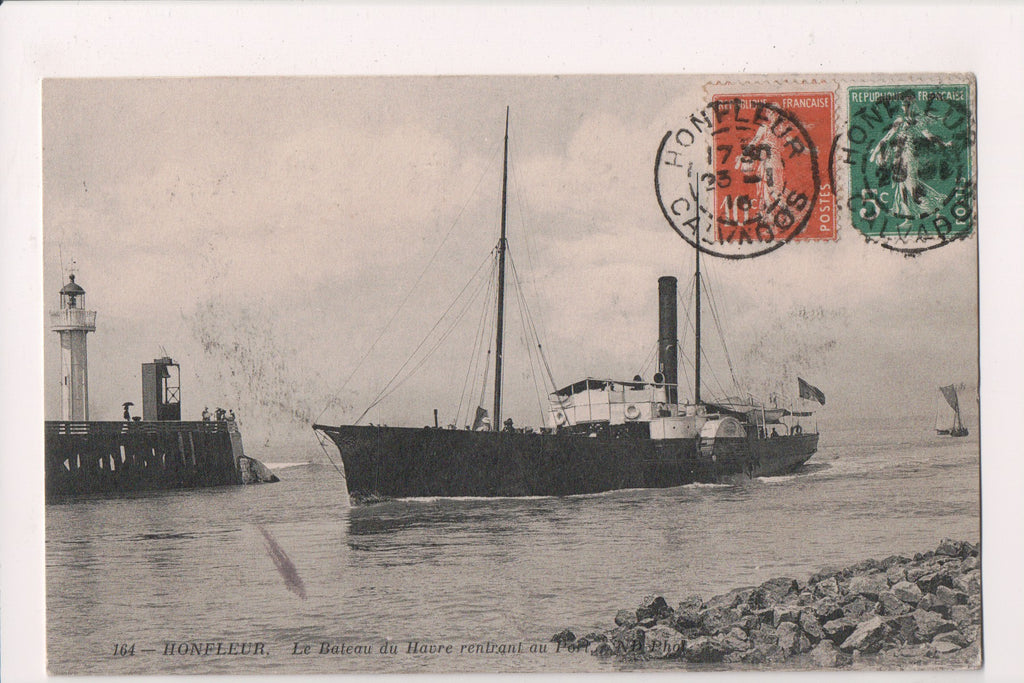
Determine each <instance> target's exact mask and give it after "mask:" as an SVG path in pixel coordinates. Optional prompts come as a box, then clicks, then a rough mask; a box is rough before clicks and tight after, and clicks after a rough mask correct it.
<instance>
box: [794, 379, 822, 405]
mask: <svg viewBox="0 0 1024 683" xmlns="http://www.w3.org/2000/svg"><path fill="white" fill-rule="evenodd" d="M796 381H797V383H798V384H799V385H800V398H806V399H807V400H809V401H817V402H818V403H820V404H821V405H825V394H824V393H823V392H822V391H821V389H819V388H818V387H816V386H813V385H811V384H808V383H807V382H805V381H803V380H802V379H800V378H799V377H797V378H796Z"/></svg>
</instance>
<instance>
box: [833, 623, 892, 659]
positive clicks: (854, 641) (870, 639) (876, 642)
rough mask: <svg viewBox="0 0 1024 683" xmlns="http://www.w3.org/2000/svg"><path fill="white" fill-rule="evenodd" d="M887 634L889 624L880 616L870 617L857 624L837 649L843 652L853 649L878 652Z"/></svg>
mask: <svg viewBox="0 0 1024 683" xmlns="http://www.w3.org/2000/svg"><path fill="white" fill-rule="evenodd" d="M887 635H889V626H888V625H887V624H886V623H885V621H884V620H883V619H882V617H872V618H871V619H868V620H867V621H862V622H861V623H860V624H858V625H857V628H855V629H854V631H853V633H851V634H850V636H849V637H848V638H847V639H846V640H844V641H843V643H842V645H840V646H839V649H840V650H842V651H844V652H853V651H854V650H858V651H860V652H864V653H871V652H878V650H880V649H881V647H882V644H883V643H884V642H885V637H886V636H887Z"/></svg>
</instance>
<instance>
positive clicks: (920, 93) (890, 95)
mask: <svg viewBox="0 0 1024 683" xmlns="http://www.w3.org/2000/svg"><path fill="white" fill-rule="evenodd" d="M970 97H971V89H970V87H969V86H968V85H966V84H962V85H961V84H949V85H884V86H854V87H851V88H850V89H849V117H850V118H849V128H848V130H847V143H848V149H847V154H848V157H847V158H848V159H849V161H850V164H851V165H850V176H849V178H850V201H851V204H850V209H851V212H850V213H851V215H850V219H851V222H852V223H853V225H854V226H855V227H856V228H857V230H859V231H860V232H861V233H862V234H864V236H865V237H867V238H869V239H880V240H885V239H886V238H898V239H900V240H903V241H904V242H905V243H906V244H907V246H908V247H910V248H913V246H912V245H913V244H914V243H915V242H916V243H917V245H918V250H924V249H930V248H934V247H937V246H941V245H942V244H945V243H947V242H949V241H952V240H956V239H963V238H965V237H967V236H969V235H970V234H971V233H972V231H973V227H974V198H973V189H972V188H973V185H972V180H971V179H972V178H973V174H972V168H971V164H972V159H971V149H972V144H971V143H972V140H973V138H974V131H973V129H972V125H971V114H970V112H971V106H970V99H969V98H970Z"/></svg>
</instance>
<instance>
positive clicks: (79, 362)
mask: <svg viewBox="0 0 1024 683" xmlns="http://www.w3.org/2000/svg"><path fill="white" fill-rule="evenodd" d="M50 329H51V330H53V331H54V332H56V333H57V334H59V335H60V419H61V420H63V421H65V422H67V421H75V422H78V421H87V420H88V419H89V362H88V355H87V353H86V340H85V335H87V334H88V333H89V332H95V331H96V311H87V310H85V290H84V289H82V287H81V286H80V285H78V284H77V283H76V282H75V276H74V275H69V276H68V283H67V284H66V285H64V286H63V287H61V290H60V309H59V310H56V311H50Z"/></svg>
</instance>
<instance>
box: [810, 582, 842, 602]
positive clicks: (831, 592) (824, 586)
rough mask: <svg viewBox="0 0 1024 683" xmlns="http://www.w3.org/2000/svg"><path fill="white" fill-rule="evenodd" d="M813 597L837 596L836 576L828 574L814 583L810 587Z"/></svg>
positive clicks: (837, 583) (836, 597)
mask: <svg viewBox="0 0 1024 683" xmlns="http://www.w3.org/2000/svg"><path fill="white" fill-rule="evenodd" d="M812 591H813V593H814V597H815V598H835V599H838V598H839V582H838V581H836V577H834V576H829V577H827V578H823V579H821V580H820V581H818V582H816V583H815V584H814V588H813V589H812Z"/></svg>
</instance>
